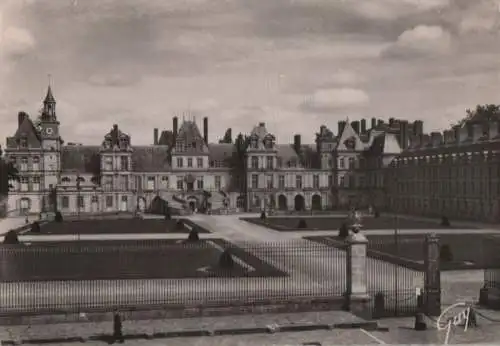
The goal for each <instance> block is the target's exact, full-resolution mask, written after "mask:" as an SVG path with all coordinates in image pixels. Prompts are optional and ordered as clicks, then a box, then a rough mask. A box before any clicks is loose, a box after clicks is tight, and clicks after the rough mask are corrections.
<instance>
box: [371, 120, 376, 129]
mask: <svg viewBox="0 0 500 346" xmlns="http://www.w3.org/2000/svg"><path fill="white" fill-rule="evenodd" d="M376 127H377V119H375V118H372V127H371V129H372V130H373V129H374V128H376Z"/></svg>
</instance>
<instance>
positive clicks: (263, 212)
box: [260, 211, 267, 220]
mask: <svg viewBox="0 0 500 346" xmlns="http://www.w3.org/2000/svg"><path fill="white" fill-rule="evenodd" d="M266 217H267V216H266V212H265V211H262V212H261V213H260V219H261V220H265V219H266Z"/></svg>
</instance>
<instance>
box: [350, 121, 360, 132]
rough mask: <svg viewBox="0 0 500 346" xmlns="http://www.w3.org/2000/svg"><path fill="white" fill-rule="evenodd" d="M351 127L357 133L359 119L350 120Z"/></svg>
mask: <svg viewBox="0 0 500 346" xmlns="http://www.w3.org/2000/svg"><path fill="white" fill-rule="evenodd" d="M351 127H352V129H353V130H354V132H356V133H357V134H358V135H359V121H353V122H351Z"/></svg>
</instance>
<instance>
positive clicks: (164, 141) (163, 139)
mask: <svg viewBox="0 0 500 346" xmlns="http://www.w3.org/2000/svg"><path fill="white" fill-rule="evenodd" d="M173 142H174V133H173V132H172V131H170V130H165V131H162V132H161V135H160V139H159V140H158V144H159V145H168V146H172V145H173Z"/></svg>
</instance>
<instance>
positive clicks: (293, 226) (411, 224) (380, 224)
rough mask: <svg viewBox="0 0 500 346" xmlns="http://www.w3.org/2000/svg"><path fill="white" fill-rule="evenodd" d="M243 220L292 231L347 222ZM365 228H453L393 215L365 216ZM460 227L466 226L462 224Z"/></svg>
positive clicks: (325, 219)
mask: <svg viewBox="0 0 500 346" xmlns="http://www.w3.org/2000/svg"><path fill="white" fill-rule="evenodd" d="M241 220H244V221H247V222H251V223H255V224H257V225H261V226H265V227H268V228H271V229H274V230H276V231H279V232H292V231H309V230H310V231H326V230H338V229H339V228H340V226H341V225H342V223H344V222H346V219H345V218H342V217H309V218H301V217H268V218H266V219H265V220H261V219H260V218H241ZM300 220H304V221H305V222H306V227H305V228H299V227H298V225H299V221H300ZM362 224H363V229H364V230H367V231H369V230H371V229H373V230H379V229H394V228H396V227H397V228H398V229H440V228H453V226H452V227H443V226H441V225H440V224H439V221H436V222H432V221H420V220H411V219H405V218H398V219H397V220H396V219H395V218H393V217H384V216H381V217H378V218H374V217H365V218H363V220H362ZM460 228H462V229H463V228H464V227H463V226H461V227H460Z"/></svg>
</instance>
